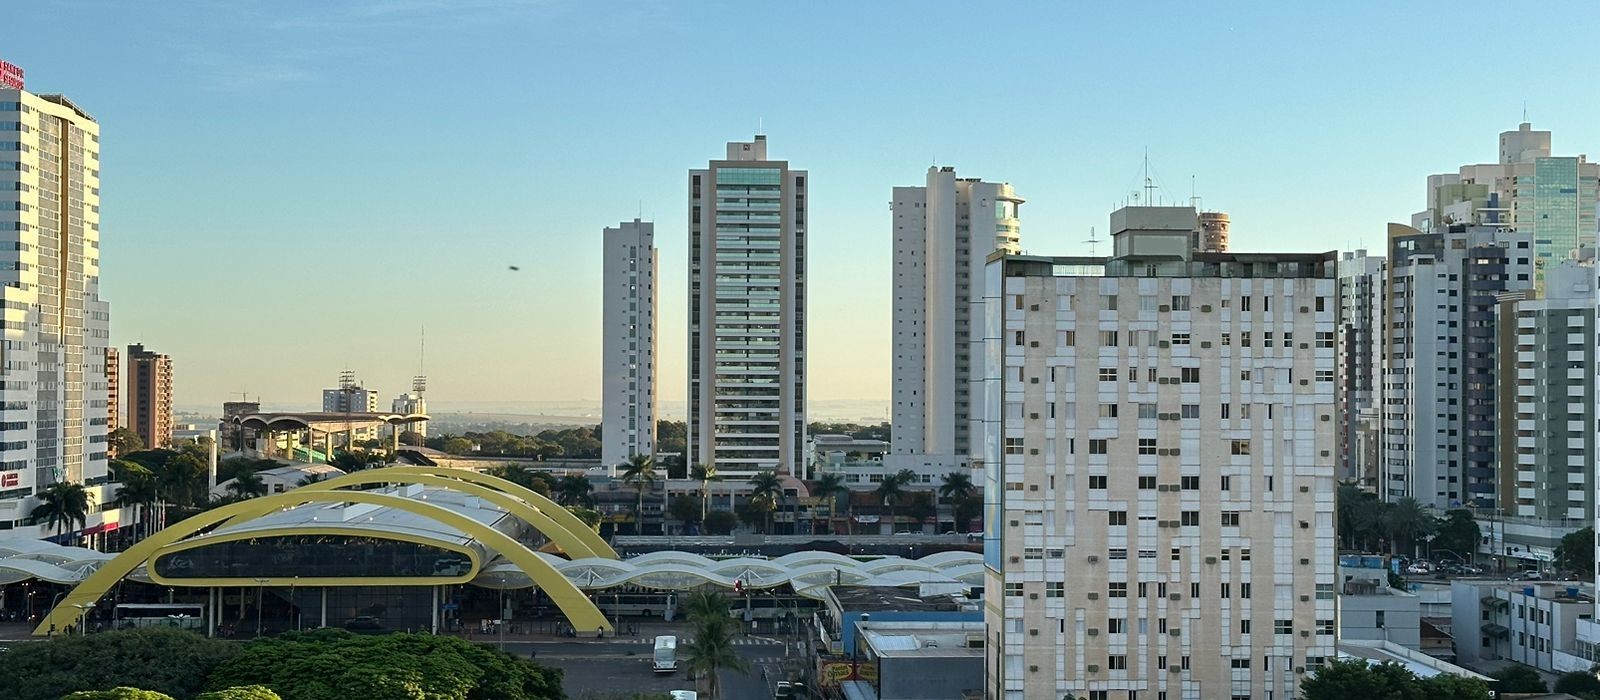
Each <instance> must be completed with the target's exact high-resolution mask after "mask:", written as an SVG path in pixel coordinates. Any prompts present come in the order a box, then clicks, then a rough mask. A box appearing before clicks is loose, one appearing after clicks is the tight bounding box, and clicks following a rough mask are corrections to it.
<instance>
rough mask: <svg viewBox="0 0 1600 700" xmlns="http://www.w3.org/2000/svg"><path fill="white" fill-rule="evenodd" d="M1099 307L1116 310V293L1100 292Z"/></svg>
mask: <svg viewBox="0 0 1600 700" xmlns="http://www.w3.org/2000/svg"><path fill="white" fill-rule="evenodd" d="M1100 308H1102V309H1105V310H1106V311H1116V310H1117V295H1115V294H1101V295H1100Z"/></svg>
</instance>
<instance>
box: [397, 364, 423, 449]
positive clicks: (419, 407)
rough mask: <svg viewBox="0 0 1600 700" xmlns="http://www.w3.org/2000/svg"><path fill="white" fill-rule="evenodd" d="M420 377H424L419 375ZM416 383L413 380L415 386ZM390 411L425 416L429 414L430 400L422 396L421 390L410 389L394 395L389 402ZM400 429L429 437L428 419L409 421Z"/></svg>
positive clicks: (403, 414)
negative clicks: (415, 421)
mask: <svg viewBox="0 0 1600 700" xmlns="http://www.w3.org/2000/svg"><path fill="white" fill-rule="evenodd" d="M418 379H422V378H421V377H418ZM415 384H416V382H415V380H413V385H414V386H415ZM389 412H390V413H398V414H400V415H402V416H410V415H417V414H421V415H424V416H425V415H428V400H427V399H425V398H423V397H422V392H421V391H408V392H406V393H404V394H401V395H399V396H396V397H394V400H393V401H390V402H389ZM399 430H400V431H401V432H412V433H416V434H418V435H420V436H422V437H427V436H428V421H420V422H417V423H409V424H407V425H405V426H404V427H401V428H399Z"/></svg>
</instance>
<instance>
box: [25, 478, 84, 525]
mask: <svg viewBox="0 0 1600 700" xmlns="http://www.w3.org/2000/svg"><path fill="white" fill-rule="evenodd" d="M38 498H39V505H37V506H34V508H33V519H34V520H35V521H39V520H43V521H44V523H45V524H46V525H48V526H49V527H50V528H52V529H54V530H55V531H56V536H57V537H58V538H59V537H60V536H62V535H65V534H67V530H68V529H69V528H71V527H72V526H73V525H74V524H77V526H78V528H79V529H82V528H84V527H87V526H88V524H89V508H90V507H91V506H93V505H94V494H92V493H89V490H88V489H86V488H84V487H83V484H69V483H66V482H56V483H54V484H51V485H49V486H46V487H45V489H44V490H43V491H40V492H39V496H38Z"/></svg>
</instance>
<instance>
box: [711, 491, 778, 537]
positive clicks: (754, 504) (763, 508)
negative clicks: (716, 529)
mask: <svg viewBox="0 0 1600 700" xmlns="http://www.w3.org/2000/svg"><path fill="white" fill-rule="evenodd" d="M773 505H774V504H773V503H772V501H771V499H768V498H766V497H764V496H751V497H750V498H747V499H745V500H744V501H743V502H741V503H740V504H739V505H737V506H734V509H733V511H734V512H735V513H737V514H738V515H739V520H740V522H743V523H744V524H745V525H747V526H749V527H750V528H751V529H752V530H754V529H759V528H762V527H763V526H764V525H766V522H767V515H768V514H769V513H771V512H772V508H773ZM719 512H720V511H719Z"/></svg>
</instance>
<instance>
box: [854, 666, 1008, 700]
mask: <svg viewBox="0 0 1600 700" xmlns="http://www.w3.org/2000/svg"><path fill="white" fill-rule="evenodd" d="M878 678H879V681H878V698H879V700H961V697H962V691H964V690H977V689H979V688H982V687H983V656H982V655H973V656H958V657H928V658H898V659H897V658H888V659H879V660H878Z"/></svg>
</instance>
